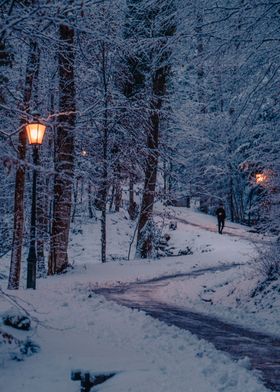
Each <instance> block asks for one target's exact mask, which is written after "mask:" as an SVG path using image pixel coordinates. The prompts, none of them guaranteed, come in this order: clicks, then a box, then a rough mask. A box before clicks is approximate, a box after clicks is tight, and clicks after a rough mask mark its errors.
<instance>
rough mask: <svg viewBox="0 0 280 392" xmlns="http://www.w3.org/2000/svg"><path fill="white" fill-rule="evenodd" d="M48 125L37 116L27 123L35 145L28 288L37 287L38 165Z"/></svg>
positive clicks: (27, 130)
mask: <svg viewBox="0 0 280 392" xmlns="http://www.w3.org/2000/svg"><path fill="white" fill-rule="evenodd" d="M45 130H46V125H44V124H42V123H41V122H40V121H39V120H38V119H37V116H36V117H35V118H34V121H32V122H30V123H29V124H27V125H26V133H27V137H28V141H29V144H31V145H32V147H33V164H34V169H33V180H32V205H31V223H30V243H29V252H28V257H27V284H26V287H27V288H28V289H34V290H35V289H36V266H37V254H36V187H37V169H36V168H37V166H38V164H39V146H40V145H41V144H42V142H43V137H44V134H45Z"/></svg>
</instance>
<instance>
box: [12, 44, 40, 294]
mask: <svg viewBox="0 0 280 392" xmlns="http://www.w3.org/2000/svg"><path fill="white" fill-rule="evenodd" d="M38 65H39V52H38V46H37V42H36V41H33V40H32V41H31V42H30V47H29V54H28V59H27V66H26V76H25V84H24V93H23V102H22V107H21V110H22V111H24V112H26V113H28V112H29V110H30V102H31V96H32V88H33V84H34V79H35V77H36V74H38ZM25 124H26V118H21V120H20V127H21V131H20V133H19V145H18V162H19V165H18V168H17V171H16V181H15V196H14V229H13V241H12V253H11V264H10V274H9V281H8V289H11V290H16V289H18V288H19V281H20V269H21V252H22V244H23V234H24V185H25V166H24V160H25V155H26V140H27V136H26V130H25V127H24V125H25Z"/></svg>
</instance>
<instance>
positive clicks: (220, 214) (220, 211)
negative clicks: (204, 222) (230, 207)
mask: <svg viewBox="0 0 280 392" xmlns="http://www.w3.org/2000/svg"><path fill="white" fill-rule="evenodd" d="M216 215H217V219H218V230H219V233H220V234H223V229H224V226H225V219H226V212H225V209H224V206H223V204H222V203H220V206H219V208H217V210H216Z"/></svg>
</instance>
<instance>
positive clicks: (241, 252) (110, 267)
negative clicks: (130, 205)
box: [0, 206, 280, 392]
mask: <svg viewBox="0 0 280 392" xmlns="http://www.w3.org/2000/svg"><path fill="white" fill-rule="evenodd" d="M166 212H167V213H168V214H169V218H168V216H167V214H166ZM157 213H158V217H157V220H158V224H159V226H161V227H162V231H163V233H165V232H168V233H169V235H170V236H171V238H170V241H169V244H168V247H169V248H170V251H171V253H173V256H172V257H162V258H160V259H155V260H149V261H140V260H130V261H127V255H128V248H129V245H130V241H131V237H132V234H133V231H134V227H133V225H132V224H131V223H130V221H129V220H128V219H127V217H126V214H125V213H124V212H120V213H119V214H111V215H109V223H108V253H109V254H110V257H109V258H108V260H109V262H108V263H106V264H101V263H100V256H99V254H100V246H99V237H100V234H99V223H88V224H86V225H83V226H81V227H79V228H78V230H77V228H76V229H75V233H73V234H72V238H71V245H70V260H71V262H72V263H73V266H74V268H73V269H72V270H70V271H69V272H68V273H66V274H63V275H60V276H55V277H48V278H46V279H38V281H37V290H36V291H33V290H25V289H24V288H23V286H24V281H25V278H24V276H23V279H22V289H20V290H19V291H17V292H8V291H6V290H5V288H6V284H7V283H6V280H5V279H2V280H0V284H1V288H2V290H3V293H4V294H5V293H6V294H9V295H10V294H12V295H13V297H12V298H10V299H8V298H7V297H5V295H4V294H2V295H1V294H0V300H1V301H0V314H3V313H4V312H5V311H7V310H8V311H10V309H11V308H15V307H16V305H15V303H13V301H16V303H17V304H19V305H20V306H22V307H24V308H25V309H26V310H27V311H28V313H29V314H30V315H31V316H32V317H34V320H33V321H32V329H31V330H30V331H17V330H15V329H14V328H11V327H7V326H4V325H0V329H1V330H2V331H3V330H4V331H6V332H9V333H11V334H13V335H14V336H16V337H18V338H19V339H25V338H26V337H27V336H29V337H30V339H31V340H33V341H35V342H36V343H38V344H39V345H40V347H41V349H40V352H39V353H35V354H33V355H32V356H30V357H26V358H24V361H15V360H11V359H10V356H9V352H10V351H14V350H16V347H11V349H7V345H6V346H5V345H4V344H2V345H0V389H1V386H3V387H4V386H8V389H7V390H8V391H9V392H18V391H19V390H20V391H21V392H27V391H28V392H33V391H34V392H35V391H37V390H38V389H40V391H41V392H45V391H46V392H47V391H48V392H49V391H54V392H56V391H60V392H64V391H65V392H66V391H67V392H71V391H73V392H74V391H78V390H79V383H78V382H74V381H71V380H70V372H71V370H72V369H76V368H81V369H88V370H90V371H94V372H100V373H103V372H111V371H112V372H116V376H115V377H113V378H111V379H110V380H108V381H107V382H106V383H104V384H101V385H100V386H99V388H98V391H100V392H101V391H103V392H105V391H108V392H109V391H114V392H128V391H131V392H138V391H139V392H161V391H162V392H167V391H174V392H191V391H193V392H203V391H208V392H209V391H210V392H211V391H213V392H218V391H221V392H222V391H226V392H239V391H240V392H245V391H246V392H258V391H265V390H266V389H265V388H264V387H263V386H262V384H261V382H260V381H259V379H258V377H257V375H256V374H253V372H252V371H250V370H248V369H247V367H248V362H247V361H246V360H244V361H242V360H240V361H239V362H234V361H232V360H231V359H230V358H229V357H228V356H227V355H225V354H223V353H221V352H218V351H217V350H216V349H215V348H214V347H213V346H212V345H211V344H209V343H207V342H205V341H204V340H199V339H197V338H196V337H195V336H193V335H192V334H190V333H188V332H187V331H182V330H180V329H178V328H176V327H171V326H167V325H165V324H163V323H161V322H159V321H157V320H154V319H152V318H151V317H149V316H146V315H145V314H144V313H143V312H139V311H136V310H130V309H127V308H124V307H121V306H119V305H116V304H114V303H112V302H107V301H105V300H104V298H103V297H101V296H97V295H93V294H92V292H91V290H90V289H91V288H92V287H93V286H94V287H96V286H101V287H102V286H111V285H116V284H119V283H120V282H122V283H126V282H130V281H135V280H137V279H139V280H145V279H148V278H152V277H157V276H163V275H167V274H168V275H170V274H176V273H182V272H188V271H194V270H196V269H200V268H204V267H208V266H216V265H225V264H233V263H235V264H240V265H239V266H235V267H234V268H232V269H229V270H228V271H224V272H217V273H207V274H204V275H202V276H196V277H192V278H188V279H186V278H185V279H182V280H180V279H176V280H175V281H174V282H169V284H168V285H166V286H162V287H161V288H160V290H158V291H157V298H158V299H160V300H161V301H163V302H169V303H176V304H180V305H183V306H185V307H188V308H195V309H196V310H198V311H201V312H205V313H210V312H211V314H217V316H219V317H220V318H224V319H228V320H232V321H234V322H236V323H240V324H243V325H249V326H250V327H252V328H255V329H257V330H263V331H266V332H268V333H272V332H275V333H277V328H278V331H279V319H280V316H279V307H280V302H279V295H278V297H277V296H275V299H274V300H273V299H272V298H270V300H269V301H270V302H269V306H263V302H262V306H260V302H257V301H256V300H255V299H252V298H251V297H250V294H251V292H252V290H253V289H254V287H255V285H256V282H257V281H258V279H260V276H259V274H258V271H257V269H256V264H255V262H254V257H255V253H256V251H255V248H254V243H252V242H250V241H249V239H252V240H253V241H254V242H256V241H257V242H258V243H261V241H265V239H263V238H261V237H258V236H257V235H256V234H254V233H250V232H249V230H248V229H246V228H244V227H241V226H239V225H234V224H230V225H227V227H226V228H225V234H224V235H222V236H221V235H219V234H218V233H217V232H216V221H215V218H213V217H210V216H206V215H204V214H200V213H196V212H193V211H190V210H189V209H186V208H179V209H174V211H172V210H170V209H168V211H165V210H164V208H163V207H160V206H158V208H157ZM175 214H176V215H177V216H178V218H179V219H180V221H178V224H177V230H174V231H172V230H169V228H168V224H169V221H170V219H171V220H174V218H173V217H174V216H175ZM170 216H171V217H172V218H170ZM186 221H187V222H189V223H190V224H186V223H185V222H186ZM227 233H228V234H227ZM186 249H188V250H191V253H192V254H190V255H185V256H176V254H178V253H179V251H185V250H186ZM132 255H133V245H132ZM7 268H8V257H6V258H5V259H4V258H3V259H2V260H1V271H0V272H4V273H6V274H7ZM254 301H255V302H256V304H255V302H254ZM273 301H274V302H273ZM11 346H12V345H11ZM96 390H97V389H96Z"/></svg>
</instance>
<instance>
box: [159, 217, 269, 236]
mask: <svg viewBox="0 0 280 392" xmlns="http://www.w3.org/2000/svg"><path fill="white" fill-rule="evenodd" d="M155 215H157V216H163V215H164V213H162V212H159V211H158V212H156V213H155ZM167 216H168V219H171V220H175V221H177V222H180V223H183V224H185V225H188V226H193V227H197V228H200V229H203V230H206V231H210V232H211V233H217V232H218V229H217V226H216V225H213V222H211V221H210V222H207V221H206V222H203V223H199V222H194V221H192V220H191V219H186V218H182V217H179V216H176V215H173V214H170V213H168V215H167ZM244 227H245V226H244ZM223 234H227V235H229V236H231V237H238V238H242V239H244V240H248V241H251V242H258V243H259V242H261V243H269V241H268V240H263V239H260V235H259V234H257V233H255V232H251V231H249V230H245V229H243V230H242V232H241V231H240V228H239V227H235V226H234V225H233V224H231V222H226V225H225V227H224V230H223Z"/></svg>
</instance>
